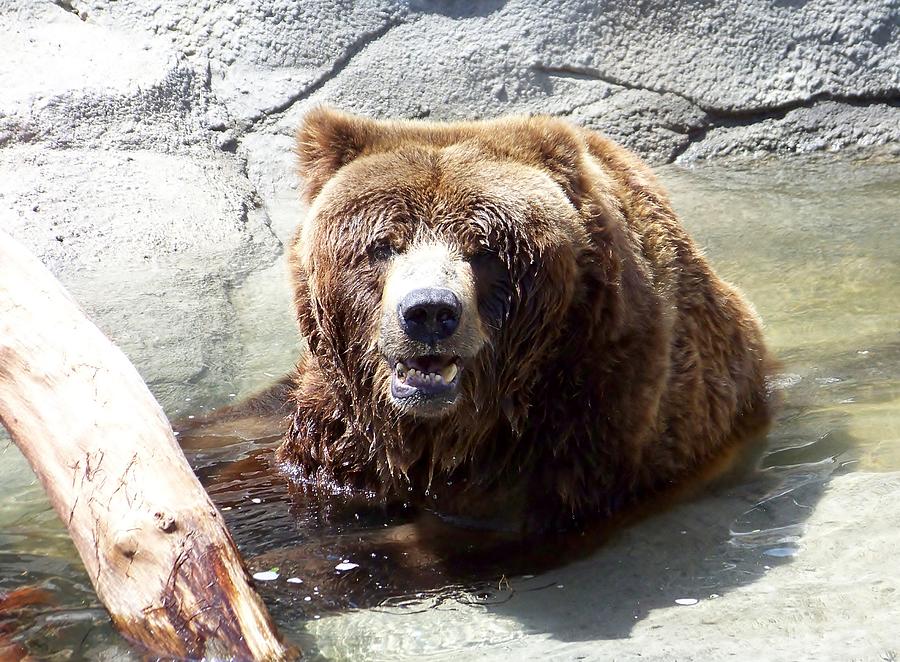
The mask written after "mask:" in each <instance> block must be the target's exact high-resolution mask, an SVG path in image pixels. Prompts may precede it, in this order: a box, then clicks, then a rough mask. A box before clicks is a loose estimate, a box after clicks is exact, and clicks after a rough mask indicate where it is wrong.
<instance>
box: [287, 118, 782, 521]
mask: <svg viewBox="0 0 900 662" xmlns="http://www.w3.org/2000/svg"><path fill="white" fill-rule="evenodd" d="M297 152H298V155H299V160H300V172H301V175H302V178H303V180H304V182H305V184H306V189H305V198H306V200H307V202H308V203H309V204H310V212H309V216H308V218H307V220H306V222H305V223H304V224H303V226H302V227H301V228H300V230H299V231H298V233H297V238H296V240H295V242H294V244H293V247H292V249H291V254H290V260H291V267H292V273H293V278H294V287H295V303H296V309H297V319H298V322H299V325H300V329H301V332H302V334H303V336H304V337H305V338H306V340H307V342H308V346H309V351H308V352H307V353H306V355H305V356H304V357H303V358H302V359H301V361H300V363H299V365H298V374H297V377H296V387H295V389H294V393H293V399H294V404H293V408H294V412H293V417H292V424H291V427H290V430H289V432H288V434H287V435H286V438H285V441H284V443H283V445H282V447H281V449H280V450H279V459H280V460H281V461H282V462H283V463H284V464H285V465H287V466H289V467H291V468H292V469H293V470H294V471H295V472H296V475H298V476H299V477H300V478H301V479H302V480H304V481H306V482H311V483H315V484H318V485H327V486H330V487H336V488H346V487H352V488H357V489H365V490H371V491H374V492H376V493H378V494H380V495H383V496H385V497H388V498H397V499H403V500H409V501H411V502H413V503H418V504H420V505H424V506H426V507H429V508H434V509H435V510H438V511H439V512H442V513H446V514H448V515H451V516H457V517H462V518H472V519H481V520H487V521H489V522H490V521H491V520H496V522H501V521H502V522H507V523H508V522H516V526H519V525H521V526H523V527H526V528H527V529H529V530H535V529H545V528H547V527H562V526H566V525H568V524H571V523H572V522H581V521H584V520H587V519H594V518H603V517H607V516H609V515H611V514H612V513H614V512H616V511H618V510H620V509H621V508H622V507H623V506H626V505H630V504H634V503H635V502H636V501H638V500H640V499H642V498H644V497H646V496H648V495H650V494H653V493H656V492H658V491H659V490H661V489H664V488H667V487H669V486H671V485H673V484H676V483H679V482H684V481H685V480H689V478H690V476H691V475H692V473H693V472H695V471H696V470H697V469H698V468H699V467H700V466H701V465H702V464H703V463H705V462H707V461H709V460H711V459H712V458H714V457H715V456H716V455H717V454H719V453H721V452H722V451H723V449H724V448H725V447H726V445H727V444H728V443H730V441H729V440H731V439H733V437H734V436H735V433H736V432H737V431H738V428H740V427H741V426H742V425H743V424H744V421H746V420H748V419H750V418H756V419H758V417H759V415H760V413H761V412H764V411H765V410H766V390H765V385H764V377H765V370H766V364H767V360H766V350H765V347H764V344H763V339H762V333H761V330H760V322H759V320H758V318H757V316H756V315H755V313H754V311H753V310H752V308H751V306H750V305H749V304H748V303H747V302H746V301H745V300H744V299H743V298H742V297H741V295H740V294H739V293H738V292H737V291H736V290H735V289H734V288H733V287H731V286H730V285H728V284H726V283H725V282H723V281H722V280H720V279H719V278H718V277H717V276H716V274H715V273H714V272H713V270H712V268H711V267H710V266H709V264H708V263H707V261H706V260H705V259H704V257H703V255H702V254H701V252H700V251H699V250H698V248H697V247H696V246H695V245H694V243H693V242H692V241H691V239H690V237H689V236H688V235H687V234H686V232H685V230H684V229H683V228H682V227H681V225H680V223H679V222H678V220H677V218H676V216H675V213H674V212H673V210H672V207H671V205H670V203H669V201H668V198H667V197H666V194H665V193H664V191H663V189H662V188H661V186H660V185H659V184H658V183H657V181H656V179H655V178H654V176H653V175H652V173H651V172H650V170H649V169H648V168H647V167H646V166H645V165H644V164H643V163H642V162H641V161H639V160H638V159H637V158H636V157H635V156H634V155H632V154H631V153H629V152H628V151H626V150H625V149H623V148H622V147H620V146H618V145H616V144H615V143H613V142H611V141H610V140H608V139H606V138H604V137H603V136H601V135H599V134H597V133H593V132H590V131H587V130H584V129H580V128H577V127H575V126H572V125H570V124H568V123H566V122H564V121H561V120H558V119H553V118H549V117H530V118H529V117H511V118H505V119H499V120H492V121H484V122H466V123H457V124H438V123H428V122H378V121H373V120H368V119H364V118H360V117H354V116H350V115H346V114H343V113H339V112H336V111H333V110H330V109H318V110H314V111H312V112H311V113H310V114H309V115H308V116H307V117H306V120H305V122H304V124H303V126H302V127H301V129H300V131H299V134H298V143H297ZM422 241H439V242H443V245H447V246H451V247H452V251H453V252H454V254H455V255H459V256H460V259H461V260H463V261H465V264H467V265H469V266H470V267H471V273H472V274H473V277H474V281H475V292H476V293H477V295H476V296H477V309H478V315H479V320H480V323H481V326H480V328H481V330H482V331H483V333H484V343H483V345H482V346H481V348H480V350H479V351H478V353H477V354H476V355H475V356H474V357H472V358H471V360H469V361H468V362H467V365H466V368H465V371H464V373H463V375H462V377H461V380H462V382H461V385H460V389H461V392H460V394H459V397H458V402H457V403H456V404H455V406H454V407H453V408H452V409H450V410H449V411H447V412H446V413H445V414H444V415H441V416H436V417H435V416H416V415H412V414H408V413H404V412H402V411H400V410H398V408H397V407H396V406H395V405H394V403H392V402H391V401H390V397H389V389H388V388H387V386H386V385H387V383H388V380H389V379H390V366H389V365H388V364H387V363H386V362H385V359H384V357H383V356H382V354H381V352H380V351H379V344H378V337H379V332H380V331H379V324H380V320H381V318H382V309H381V306H382V296H383V289H384V285H385V278H386V274H387V273H389V271H390V265H391V259H392V257H391V256H393V255H397V254H402V253H403V252H404V251H405V250H407V249H408V247H410V246H413V245H416V244H417V242H422ZM496 522H495V523H496Z"/></svg>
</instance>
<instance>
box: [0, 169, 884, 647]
mask: <svg viewBox="0 0 900 662" xmlns="http://www.w3.org/2000/svg"><path fill="white" fill-rule="evenodd" d="M661 175H662V178H663V180H664V181H665V182H666V183H667V184H668V186H669V187H670V190H671V192H672V197H673V199H674V202H675V206H676V208H677V209H678V210H679V212H680V213H681V215H682V218H683V220H684V223H685V225H687V227H688V228H689V229H690V230H691V232H692V233H693V235H694V237H695V239H696V240H697V241H698V243H699V244H701V245H702V246H704V247H705V249H706V252H707V254H708V256H709V258H710V259H711V261H712V262H713V264H714V266H715V267H716V269H717V270H718V272H719V273H720V274H721V275H722V276H724V277H725V278H726V279H728V280H730V281H732V282H734V283H737V284H738V285H739V286H740V287H741V288H742V289H743V290H744V291H745V292H746V293H747V295H748V297H749V298H750V300H752V301H753V302H754V303H755V305H756V306H757V308H758V310H759V312H760V313H761V315H762V316H763V318H764V319H765V321H766V333H767V337H768V340H769V342H770V344H771V346H772V348H773V349H774V352H775V354H776V355H777V356H778V357H779V358H780V360H781V362H782V366H781V369H780V372H779V374H778V375H777V376H776V378H775V385H776V387H777V388H778V390H779V391H780V393H781V396H782V399H783V405H782V408H781V410H780V413H779V415H778V418H777V420H776V422H775V424H774V426H773V428H772V430H771V431H770V433H769V434H768V439H767V444H768V445H767V447H766V450H765V451H764V453H763V456H762V458H761V459H760V463H759V469H758V470H757V471H755V472H753V473H751V475H749V476H745V477H743V478H742V479H741V480H739V481H732V482H730V483H728V484H725V485H722V486H720V487H718V488H716V489H715V490H713V491H712V492H711V493H710V494H708V495H706V496H703V497H701V498H699V499H696V500H694V501H692V502H691V503H688V504H684V505H681V506H678V507H675V508H673V509H671V510H668V511H666V512H664V513H662V514H658V515H656V516H654V517H652V518H651V519H649V520H647V521H644V522H641V523H639V524H637V525H634V526H632V527H629V528H628V529H627V530H625V531H623V532H621V533H620V534H619V535H617V536H615V538H614V539H613V540H612V541H610V542H609V543H608V544H607V545H605V546H603V547H601V548H600V549H598V550H597V551H595V552H593V553H592V554H590V555H589V556H587V558H583V559H581V560H577V561H574V562H571V563H568V564H566V565H564V566H562V567H559V568H556V569H552V570H545V571H543V572H539V571H538V570H536V571H535V572H534V573H532V574H534V575H535V576H528V573H527V568H526V569H524V570H523V569H522V568H516V569H515V574H514V575H513V574H512V572H510V573H509V576H507V577H503V576H502V575H503V574H504V573H503V571H502V568H503V560H502V559H500V561H499V565H498V567H497V568H491V572H489V573H487V574H488V575H491V573H493V575H491V576H492V579H491V580H490V581H486V580H485V581H482V579H484V578H483V577H479V578H478V581H469V582H462V583H459V581H458V580H456V579H453V578H450V577H444V576H443V575H438V576H435V575H429V576H427V577H423V576H422V574H417V573H415V572H414V573H412V574H407V575H404V574H403V573H402V572H399V571H398V565H403V564H405V563H407V562H408V559H404V558H401V555H402V554H403V551H401V550H402V549H403V548H392V547H390V546H388V547H378V552H377V553H376V557H374V558H373V557H372V556H371V553H372V552H371V551H370V550H371V549H375V547H373V546H368V547H367V546H366V544H362V545H360V544H357V543H354V540H355V538H356V537H358V536H357V534H359V533H360V532H365V531H370V530H371V529H373V528H378V527H383V525H384V524H385V523H391V524H402V523H403V522H405V521H406V517H405V514H404V513H403V512H394V513H389V514H387V515H385V514H383V513H379V512H377V511H373V512H365V511H362V510H360V509H357V508H355V506H354V505H353V504H341V503H340V500H338V499H333V500H332V501H330V502H328V503H316V502H314V501H303V500H300V501H297V500H292V499H291V498H290V496H289V495H288V490H287V487H286V485H285V484H284V483H283V481H281V480H278V479H272V478H271V477H269V476H267V475H266V474H264V473H261V472H260V473H254V472H253V471H252V470H251V471H250V472H249V473H247V474H245V475H244V476H243V477H241V479H240V480H232V481H230V482H224V483H223V482H221V480H220V479H218V478H217V476H218V474H219V472H220V471H221V469H222V463H223V461H224V460H225V459H233V458H235V457H240V456H247V455H250V454H252V453H253V452H254V450H257V449H258V448H260V447H261V445H262V446H264V445H265V443H266V442H265V441H263V442H253V441H247V442H243V443H241V444H239V445H236V446H233V447H231V448H229V449H226V450H225V451H192V452H190V454H189V455H190V457H191V460H192V463H193V464H194V466H195V467H196V468H197V470H198V473H199V474H200V475H201V478H202V479H203V480H204V482H205V483H207V484H210V483H215V487H214V488H213V498H214V499H215V500H216V502H217V503H218V504H219V505H220V507H222V508H223V509H227V510H225V512H224V514H225V515H226V518H227V520H228V522H229V525H230V527H231V528H232V531H233V532H234V534H235V537H236V539H237V541H238V544H239V546H240V547H241V549H242V550H243V551H244V553H245V555H246V556H247V557H248V558H249V559H250V564H251V566H252V568H253V569H254V570H268V569H271V568H272V566H273V563H275V562H276V561H277V563H278V564H279V565H278V566H277V567H278V570H277V573H278V575H279V576H278V579H276V580H273V581H271V582H264V583H263V582H261V586H262V592H263V595H264V597H265V598H266V600H267V602H268V603H269V606H270V608H271V609H272V611H273V613H274V615H275V617H276V619H277V620H278V621H279V625H280V627H281V628H282V630H283V631H284V632H285V633H286V634H287V635H288V636H289V637H290V638H292V639H293V640H294V641H296V642H298V643H299V644H300V645H301V646H302V647H304V648H305V649H306V650H307V651H308V653H310V654H311V655H312V656H313V657H319V656H321V657H325V658H328V659H404V658H410V657H426V658H430V659H449V658H451V657H453V656H455V655H457V654H459V653H476V652H477V653H478V654H479V655H487V656H495V657H503V655H504V651H505V650H506V648H507V647H509V646H511V645H512V644H513V642H515V643H516V644H517V645H521V644H523V643H524V645H525V650H528V647H529V646H532V645H534V646H537V645H538V644H540V645H541V646H543V649H542V650H551V651H554V652H555V654H558V655H559V656H560V657H565V658H568V657H576V656H577V653H578V652H579V650H581V649H579V648H578V646H582V645H585V644H586V643H591V642H594V643H596V642H599V641H601V640H612V639H622V638H625V637H628V636H629V633H630V632H631V631H632V628H633V627H634V626H635V624H636V623H639V622H640V621H641V620H642V619H644V618H646V617H647V616H648V614H650V613H651V612H652V611H654V610H656V609H660V608H665V607H674V606H676V605H680V604H684V605H689V604H690V603H691V601H692V600H711V599H715V598H714V597H712V596H721V595H724V594H726V593H728V592H729V591H732V590H735V589H738V588H740V587H742V586H745V585H748V584H751V583H752V582H754V581H755V580H756V579H758V578H760V577H762V576H763V575H764V574H765V573H766V572H768V571H769V570H770V569H771V568H773V567H776V566H778V565H779V564H785V563H791V561H792V558H793V556H794V554H795V553H796V551H797V549H798V544H799V543H800V542H801V541H802V539H803V535H804V522H805V521H806V520H807V518H808V517H809V516H810V514H811V513H812V512H813V511H814V510H815V508H816V504H817V502H818V500H819V499H820V497H821V496H822V494H823V491H824V490H825V489H826V487H827V485H828V482H829V480H830V479H831V477H833V476H835V475H837V474H841V473H846V472H854V471H858V470H865V471H896V470H900V407H898V404H900V337H898V329H900V305H898V284H900V260H898V258H897V256H898V255H900V224H898V204H897V201H898V200H900V163H897V162H890V161H888V162H877V161H874V160H869V161H865V162H862V161H861V162H854V161H851V160H847V159H837V158H831V157H828V158H825V157H822V158H816V159H810V160H793V161H766V162H752V163H717V164H713V165H703V166H698V167H695V168H692V169H677V168H667V169H664V170H663V171H662V172H661ZM72 285H77V283H76V284H72ZM107 304H109V302H107ZM235 304H236V306H237V308H238V311H239V312H238V314H239V319H238V320H237V324H235V329H236V331H235V333H238V334H240V338H241V341H242V342H243V344H244V346H245V352H244V356H243V357H242V359H241V360H239V361H237V362H236V367H235V368H234V375H233V380H232V381H231V382H229V383H227V384H223V385H222V386H221V387H220V388H218V389H216V390H215V391H214V392H204V393H198V392H196V389H197V387H196V385H191V384H185V385H184V387H183V389H182V391H181V392H180V393H176V394H175V395H174V396H171V395H170V394H169V393H167V398H168V399H167V401H166V404H167V407H168V410H169V414H170V415H171V416H173V417H176V416H185V415H188V414H196V413H198V412H197V409H196V408H195V407H194V406H193V405H192V403H195V402H204V403H207V402H213V403H216V402H217V403H222V402H226V401H229V400H230V399H231V397H237V396H239V395H240V394H241V392H242V391H246V390H248V389H249V388H251V387H253V386H255V385H258V384H260V383H262V382H265V381H267V380H268V379H270V377H268V376H266V375H265V374H264V373H265V372H269V373H270V374H271V375H274V376H277V375H279V374H281V373H282V372H283V371H285V370H286V369H287V368H288V367H289V363H290V356H291V353H292V352H293V347H294V336H293V330H292V329H291V327H290V323H289V319H290V315H289V314H286V312H285V311H286V306H287V302H286V297H285V295H284V290H283V288H282V289H278V288H273V287H272V285H271V278H270V277H268V276H267V277H265V278H257V279H254V278H251V279H249V280H248V281H247V282H246V283H245V284H244V287H243V290H242V291H241V292H240V293H239V294H238V295H237V296H236V297H235ZM271 319H276V320H278V323H277V324H276V325H274V327H273V325H272V324H271V323H269V324H266V325H261V324H259V322H260V321H261V320H271ZM259 326H265V330H264V340H262V341H261V340H260V339H259V338H255V337H254V329H255V328H258V327H259ZM184 332H185V333H186V334H187V333H193V331H192V330H191V329H189V328H186V329H185V331H184ZM272 338H278V339H279V340H278V341H277V342H271V339H272ZM160 360H164V357H160ZM139 368H140V369H144V366H139ZM232 393H235V394H237V395H236V396H230V394H232ZM270 442H271V440H270ZM0 448H2V450H0V457H2V461H0V462H2V463H0V497H2V498H0V591H4V590H11V589H14V588H17V587H20V586H26V585H35V584H37V585H40V586H42V587H44V588H46V589H48V590H49V592H50V594H51V597H52V602H51V603H50V604H49V605H37V606H35V607H33V608H32V609H31V610H29V611H26V612H24V613H22V614H20V615H19V620H18V621H17V622H16V624H15V627H16V628H17V629H16V634H15V635H14V637H15V638H16V639H17V640H19V641H22V642H24V643H27V645H28V646H29V647H30V648H31V650H32V651H33V652H34V654H36V655H37V656H38V657H40V658H41V659H81V658H88V659H96V658H97V657H99V656H101V655H112V656H114V657H115V658H116V659H121V658H122V657H127V656H130V655H131V654H129V653H128V652H127V651H128V648H127V645H126V644H124V643H123V642H122V641H121V640H120V639H119V638H118V637H117V635H115V633H114V632H113V631H112V629H111V627H110V626H109V624H108V621H107V618H106V616H105V612H103V610H102V609H101V608H100V605H99V604H98V602H97V600H96V598H95V597H94V594H93V592H92V590H91V587H90V584H89V582H88V581H87V578H86V575H85V574H84V572H83V570H82V569H81V567H80V562H79V561H78V558H77V555H76V554H75V551H74V548H73V547H72V545H71V543H70V542H69V540H68V537H67V535H66V534H65V531H64V529H63V527H62V525H61V524H60V523H59V522H58V521H57V519H56V516H55V515H54V514H53V512H52V511H51V510H50V509H49V506H48V504H47V501H46V499H45V497H44V495H43V493H42V491H41V489H40V487H39V486H38V485H37V484H36V483H35V480H34V478H33V477H32V475H31V473H30V470H28V468H27V465H26V464H25V462H24V460H22V458H21V456H20V455H19V454H18V452H17V450H16V449H15V447H14V446H12V445H11V444H9V443H8V442H5V441H2V440H0ZM342 509H343V510H347V513H348V514H347V516H346V517H342V516H341V512H342ZM335 513H337V514H336V515H335ZM354 513H355V514H356V515H358V517H354V516H353V514H354ZM335 520H336V523H335ZM297 544H302V545H303V546H304V549H308V550H309V549H311V550H314V552H313V553H312V556H314V557H315V558H314V560H313V561H312V565H313V566H315V567H314V568H313V569H312V570H311V569H310V561H309V559H304V558H299V559H296V560H294V559H292V558H291V557H290V555H289V554H286V553H285V552H283V551H280V550H283V549H284V548H286V547H289V546H290V545H297ZM382 552H384V554H382ZM391 554H397V555H398V556H397V557H396V558H394V557H391ZM347 555H352V557H351V558H346V557H347ZM381 557H387V558H381ZM344 560H348V561H352V562H353V563H358V564H359V566H360V567H359V568H356V569H353V570H350V571H347V572H346V574H345V575H342V576H341V577H339V578H338V579H335V576H337V575H340V573H338V572H337V571H334V570H333V566H334V565H336V564H338V563H340V562H342V561H344ZM495 561H496V559H495ZM510 567H511V566H510ZM322 569H325V570H329V571H330V575H331V577H330V578H329V577H328V576H326V575H322V574H319V575H317V574H316V573H317V572H319V571H320V570H322ZM303 573H307V574H306V575H305V576H306V579H305V580H304V583H302V584H299V583H288V582H287V579H288V578H290V577H292V576H297V577H298V578H301V577H303V576H304V574H303ZM523 573H525V574H523ZM326 574H328V573H326ZM370 574H371V575H372V578H371V579H370V578H369V577H368V575H370ZM398 576H399V578H398ZM311 577H313V578H314V577H323V578H324V580H327V581H324V580H323V581H322V583H321V585H318V584H317V583H316V581H315V579H310V578H311ZM416 581H421V583H422V585H421V586H418V587H417V586H415V583H416ZM447 584H450V585H447ZM307 598H308V599H307ZM679 600H680V601H681V602H680V603H678V602H676V601H679ZM373 602H380V604H378V606H375V607H370V608H364V609H354V608H353V606H354V605H357V604H372V603H373ZM685 608H686V607H685ZM3 627H4V624H3V622H2V620H0V632H2V631H3ZM520 650H521V649H520ZM594 650H595V651H596V650H599V649H594ZM133 659H137V657H133Z"/></svg>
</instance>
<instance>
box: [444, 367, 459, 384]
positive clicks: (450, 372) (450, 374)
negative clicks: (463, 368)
mask: <svg viewBox="0 0 900 662" xmlns="http://www.w3.org/2000/svg"><path fill="white" fill-rule="evenodd" d="M457 372H459V368H457V367H456V364H455V363H451V364H450V365H448V366H447V367H446V368H444V369H443V370H441V379H442V380H443V381H444V382H446V383H447V384H449V383H450V382H452V381H453V380H454V379H456V373H457Z"/></svg>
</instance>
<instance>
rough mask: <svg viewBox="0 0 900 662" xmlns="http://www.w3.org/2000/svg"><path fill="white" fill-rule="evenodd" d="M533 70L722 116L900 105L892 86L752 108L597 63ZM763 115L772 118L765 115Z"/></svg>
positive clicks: (899, 94) (899, 95) (820, 94)
mask: <svg viewBox="0 0 900 662" xmlns="http://www.w3.org/2000/svg"><path fill="white" fill-rule="evenodd" d="M531 69H532V70H533V71H536V72H538V73H542V74H545V75H548V76H563V77H566V78H574V79H578V80H594V81H599V82H601V83H606V84H608V85H612V86H614V87H621V88H624V89H627V90H638V91H642V92H653V93H655V94H660V95H662V94H671V95H672V96H675V97H678V98H679V99H683V100H685V101H687V102H688V103H690V104H691V105H693V106H696V107H697V108H699V109H700V110H702V111H703V112H704V113H706V114H707V115H709V116H711V117H714V118H717V119H719V118H721V119H726V118H727V119H753V118H755V117H758V116H763V115H770V114H774V115H777V114H780V115H781V117H784V115H786V114H787V113H789V112H790V111H792V110H796V109H798V108H809V107H811V106H813V105H815V104H816V103H818V102H820V101H834V102H837V103H846V104H848V105H854V106H863V105H869V104H873V103H884V104H887V105H891V106H900V90H891V91H889V92H886V93H884V94H881V95H878V94H849V95H841V94H833V93H831V92H817V93H815V94H812V95H810V96H809V97H807V98H805V99H796V100H794V101H785V102H782V103H777V104H772V105H770V106H759V107H750V108H736V109H731V108H721V107H718V106H710V105H707V104H705V103H703V102H702V101H700V100H698V99H695V98H694V97H692V96H690V95H688V94H685V93H683V92H678V91H676V90H672V89H668V88H665V87H657V86H653V85H638V84H635V83H630V82H628V81H626V80H623V79H620V78H617V77H615V76H613V75H611V74H607V73H605V72H602V71H600V70H599V69H596V68H594V67H579V66H574V65H560V66H548V65H544V64H534V65H532V66H531ZM764 119H769V118H768V117H765V118H764Z"/></svg>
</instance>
